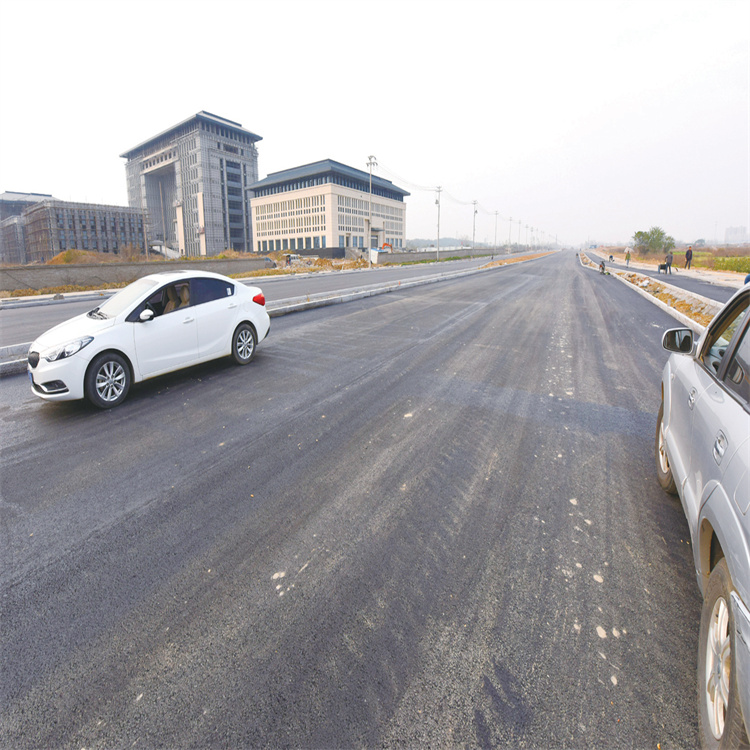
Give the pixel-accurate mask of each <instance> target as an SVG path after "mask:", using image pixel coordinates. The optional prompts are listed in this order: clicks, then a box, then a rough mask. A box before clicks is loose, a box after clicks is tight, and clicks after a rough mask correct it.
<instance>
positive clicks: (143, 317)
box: [138, 310, 154, 323]
mask: <svg viewBox="0 0 750 750" xmlns="http://www.w3.org/2000/svg"><path fill="white" fill-rule="evenodd" d="M153 317H154V311H153V310H142V311H141V314H140V315H139V316H138V320H140V321H141V323H145V322H146V321H147V320H151V318H153Z"/></svg>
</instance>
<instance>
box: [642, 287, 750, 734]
mask: <svg viewBox="0 0 750 750" xmlns="http://www.w3.org/2000/svg"><path fill="white" fill-rule="evenodd" d="M748 309H750V284H748V285H747V286H745V287H744V288H743V289H741V290H740V291H739V292H737V293H736V294H735V295H734V296H733V297H732V298H731V299H730V300H729V302H727V304H726V306H725V307H724V308H723V309H722V310H721V312H720V313H719V314H718V315H717V316H716V317H715V318H714V320H713V321H712V322H711V324H710V325H709V326H708V328H707V329H706V331H705V332H704V334H703V335H702V336H701V337H700V339H699V340H698V342H697V343H695V342H694V340H693V339H694V336H693V332H692V331H691V330H690V329H689V328H676V329H672V330H669V331H667V332H666V333H665V334H664V337H663V340H662V344H663V346H664V348H665V349H667V350H668V351H670V352H673V353H672V355H671V356H670V357H669V360H668V361H667V364H666V366H665V367H664V372H663V374H662V387H661V390H662V404H661V406H660V408H659V414H658V417H657V425H656V445H655V453H656V471H657V475H658V478H659V483H660V484H661V486H662V487H663V488H664V490H666V491H667V492H670V493H673V494H674V493H676V494H679V496H680V501H681V502H682V507H683V510H684V512H685V516H686V517H687V522H688V526H689V527H690V536H691V541H692V549H693V559H694V563H695V570H696V575H697V578H698V585H699V587H700V589H701V592H702V593H703V611H702V614H701V623H700V636H699V645H698V699H699V706H698V711H699V712H698V724H699V728H700V736H701V743H702V744H703V746H704V747H711V748H714V747H716V748H718V747H722V748H730V747H731V748H736V747H745V746H746V744H747V743H748V730H750V609H749V608H750V516H749V515H748V511H749V510H750V315H748V314H747V313H748Z"/></svg>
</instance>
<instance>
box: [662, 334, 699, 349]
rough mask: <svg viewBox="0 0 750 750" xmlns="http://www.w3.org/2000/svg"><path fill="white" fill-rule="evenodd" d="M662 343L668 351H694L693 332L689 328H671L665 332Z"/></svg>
mask: <svg viewBox="0 0 750 750" xmlns="http://www.w3.org/2000/svg"><path fill="white" fill-rule="evenodd" d="M661 345H662V346H663V347H664V348H665V349H666V350H667V351H668V352H677V353H678V354H690V353H691V352H692V351H693V332H692V331H691V330H690V329H689V328H670V329H669V330H668V331H665V332H664V336H662V339H661Z"/></svg>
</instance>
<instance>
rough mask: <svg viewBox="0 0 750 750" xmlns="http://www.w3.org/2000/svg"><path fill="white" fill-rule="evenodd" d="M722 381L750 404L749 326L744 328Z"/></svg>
mask: <svg viewBox="0 0 750 750" xmlns="http://www.w3.org/2000/svg"><path fill="white" fill-rule="evenodd" d="M724 382H725V383H726V385H727V388H730V389H731V390H733V391H734V392H735V393H736V394H737V395H738V396H739V397H740V398H741V399H742V400H743V401H744V402H745V403H746V404H750V328H746V329H745V333H744V335H743V336H742V340H741V341H740V343H739V345H738V346H737V348H736V349H735V351H734V354H733V355H732V359H731V360H730V362H729V364H728V365H727V374H726V377H725V379H724Z"/></svg>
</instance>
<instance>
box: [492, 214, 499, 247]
mask: <svg viewBox="0 0 750 750" xmlns="http://www.w3.org/2000/svg"><path fill="white" fill-rule="evenodd" d="M497 214H498V212H497V211H495V250H497ZM492 255H493V257H494V255H495V253H494V252H493V253H492Z"/></svg>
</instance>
